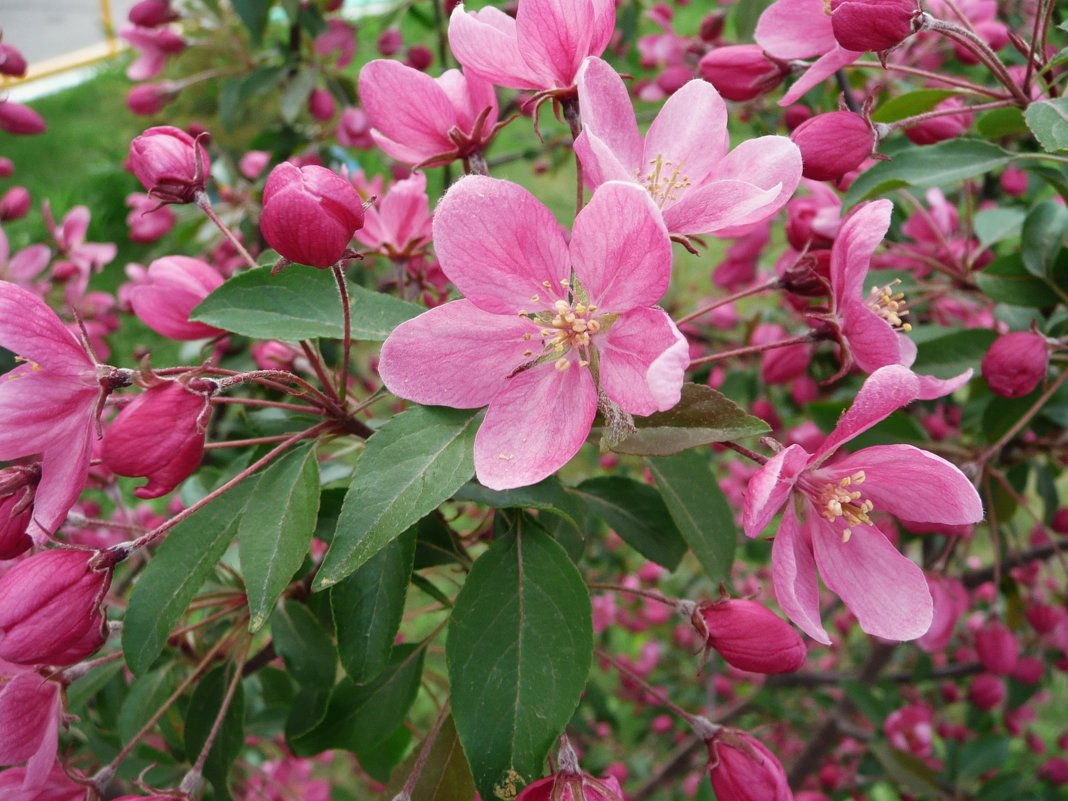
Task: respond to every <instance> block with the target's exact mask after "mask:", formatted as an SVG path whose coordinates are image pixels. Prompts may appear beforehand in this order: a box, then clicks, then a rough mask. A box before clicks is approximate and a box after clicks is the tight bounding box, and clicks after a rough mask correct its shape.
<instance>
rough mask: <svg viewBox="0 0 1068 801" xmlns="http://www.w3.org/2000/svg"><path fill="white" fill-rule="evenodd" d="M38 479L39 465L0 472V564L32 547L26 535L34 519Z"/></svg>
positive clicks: (14, 466) (22, 466)
mask: <svg viewBox="0 0 1068 801" xmlns="http://www.w3.org/2000/svg"><path fill="white" fill-rule="evenodd" d="M40 478H41V468H40V466H39V465H36V464H33V465H11V466H10V467H5V468H3V469H0V560H6V559H14V558H15V557H16V556H19V555H20V554H22V553H25V552H26V551H28V550H29V549H30V548H31V547H32V546H33V540H32V539H30V536H29V535H28V534H27V533H26V529H27V528H29V525H30V520H31V519H32V518H33V498H34V494H35V493H36V491H37V482H38V480H40Z"/></svg>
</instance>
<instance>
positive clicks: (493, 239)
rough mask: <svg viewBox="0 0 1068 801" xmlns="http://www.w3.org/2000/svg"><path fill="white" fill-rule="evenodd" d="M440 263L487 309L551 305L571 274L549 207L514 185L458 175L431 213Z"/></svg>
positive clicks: (561, 295)
mask: <svg viewBox="0 0 1068 801" xmlns="http://www.w3.org/2000/svg"><path fill="white" fill-rule="evenodd" d="M434 248H435V250H436V251H437V255H438V259H439V260H440V262H441V269H442V270H444V272H445V274H446V275H447V276H448V277H449V279H450V280H451V281H452V282H453V283H454V284H455V285H456V288H457V289H459V290H460V292H462V293H463V294H464V295H465V296H466V297H467V299H468V300H470V301H471V302H472V303H474V304H475V305H476V306H478V307H479V308H482V309H484V310H485V311H490V312H496V313H498V314H513V315H514V314H516V313H517V312H518V311H538V310H541V309H547V308H551V307H552V305H553V302H554V301H556V300H557V299H561V298H564V297H565V295H564V290H563V286H562V285H561V283H560V282H561V281H563V280H564V279H565V278H570V277H571V276H570V260H569V258H568V253H567V243H566V242H565V241H564V235H563V233H562V232H561V230H560V226H559V225H558V224H557V222H556V218H554V217H553V215H552V212H551V211H549V210H548V209H547V208H545V206H543V205H542V204H541V203H540V202H539V201H538V200H537V198H535V197H534V196H533V195H532V194H530V192H528V191H527V190H526V189H524V188H523V187H521V186H519V185H518V184H514V183H511V182H510V181H502V180H498V179H496V178H487V177H485V176H482V175H470V176H468V177H466V178H461V179H460V180H459V181H457V182H456V183H455V184H454V185H453V187H452V188H451V189H450V190H449V191H448V193H447V194H446V195H445V197H444V198H443V199H442V201H441V202H440V203H439V204H438V208H437V212H436V213H435V214H434Z"/></svg>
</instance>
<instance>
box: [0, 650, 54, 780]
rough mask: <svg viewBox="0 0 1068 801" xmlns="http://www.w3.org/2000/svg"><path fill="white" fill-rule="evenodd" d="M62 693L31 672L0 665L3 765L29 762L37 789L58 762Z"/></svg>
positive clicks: (52, 682)
mask: <svg viewBox="0 0 1068 801" xmlns="http://www.w3.org/2000/svg"><path fill="white" fill-rule="evenodd" d="M61 691H62V690H61V687H60V685H59V683H58V682H54V681H46V680H45V679H43V678H42V677H41V675H40V674H39V673H38V672H37V671H35V670H33V669H31V668H28V667H21V666H16V665H8V664H4V663H3V662H0V765H18V764H20V763H23V762H26V763H27V764H26V768H27V770H28V771H30V773H31V776H32V777H33V778H32V779H31V781H32V782H33V783H34V784H35V785H36V784H39V783H40V782H42V781H44V779H45V777H46V776H47V771H48V769H49V768H50V767H51V766H52V763H53V762H55V759H56V749H57V746H58V741H57V737H56V734H57V729H58V724H59V722H60V720H61V718H62V714H63V713H62V707H63V704H62V700H61ZM3 797H4V798H10V796H7V795H4V796H3ZM16 797H17V796H16Z"/></svg>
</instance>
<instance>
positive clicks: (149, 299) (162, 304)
mask: <svg viewBox="0 0 1068 801" xmlns="http://www.w3.org/2000/svg"><path fill="white" fill-rule="evenodd" d="M222 284H223V277H222V276H221V275H219V271H218V270H216V269H215V268H214V267H212V266H211V265H210V264H206V263H205V262H202V261H200V259H192V258H190V257H188V256H164V257H163V258H161V259H156V260H155V261H154V262H152V263H151V264H150V265H148V271H147V272H146V273H145V275H144V277H143V278H141V279H140V280H138V281H137V282H136V283H135V284H134V285H133V287H132V288H131V289H130V290H129V293H128V297H129V300H130V305H131V306H132V307H133V311H134V314H136V315H137V316H138V317H139V318H140V319H141V322H143V323H144V324H145V325H147V326H148V327H149V328H151V329H152V330H153V331H155V332H156V333H157V334H161V335H163V336H165V337H168V338H169V339H177V340H188V339H207V338H208V337H215V336H218V335H219V334H221V333H223V332H222V331H221V330H220V329H218V328H213V327H212V326H210V325H205V324H204V323H197V322H193V321H191V320H190V319H189V314H190V312H192V311H193V309H194V308H196V306H197V304H198V303H200V302H201V301H202V300H204V298H206V297H207V296H208V295H210V294H211V293H212V292H213V291H215V290H216V289H218V288H219V287H220V286H222Z"/></svg>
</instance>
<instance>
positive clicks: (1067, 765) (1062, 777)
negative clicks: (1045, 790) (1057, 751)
mask: <svg viewBox="0 0 1068 801" xmlns="http://www.w3.org/2000/svg"><path fill="white" fill-rule="evenodd" d="M1038 775H1039V776H1040V777H1041V778H1043V779H1045V780H1046V781H1047V782H1049V783H1050V784H1052V785H1054V786H1056V787H1060V786H1061V785H1065V784H1068V759H1064V758H1063V757H1053V758H1051V759H1047V760H1046V761H1045V763H1043V765H1042V767H1040V768H1039V769H1038Z"/></svg>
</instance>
